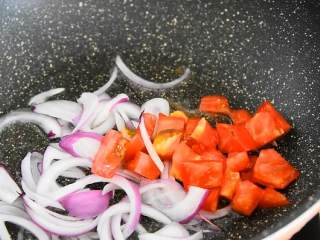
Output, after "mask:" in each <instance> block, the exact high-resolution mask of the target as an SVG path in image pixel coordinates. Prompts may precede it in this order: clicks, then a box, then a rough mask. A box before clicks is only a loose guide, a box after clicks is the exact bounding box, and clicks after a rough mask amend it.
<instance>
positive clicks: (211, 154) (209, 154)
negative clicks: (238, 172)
mask: <svg viewBox="0 0 320 240" xmlns="http://www.w3.org/2000/svg"><path fill="white" fill-rule="evenodd" d="M200 157H201V160H213V161H221V162H223V163H224V164H225V162H226V157H225V156H224V155H223V154H222V153H221V152H220V151H219V150H216V149H210V150H207V151H205V152H202V153H200Z"/></svg>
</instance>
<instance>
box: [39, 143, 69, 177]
mask: <svg viewBox="0 0 320 240" xmlns="http://www.w3.org/2000/svg"><path fill="white" fill-rule="evenodd" d="M71 157H72V155H71V154H69V153H66V152H63V151H60V150H59V149H57V148H56V147H53V145H49V146H48V147H47V149H46V151H45V152H44V155H43V163H42V173H44V172H45V171H46V170H47V169H48V168H49V167H50V165H51V164H52V162H53V161H54V160H57V159H67V158H71Z"/></svg>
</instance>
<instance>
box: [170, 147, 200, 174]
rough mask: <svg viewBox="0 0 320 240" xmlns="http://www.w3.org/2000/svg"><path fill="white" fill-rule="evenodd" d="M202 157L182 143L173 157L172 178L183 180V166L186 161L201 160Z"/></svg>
mask: <svg viewBox="0 0 320 240" xmlns="http://www.w3.org/2000/svg"><path fill="white" fill-rule="evenodd" d="M200 159H201V158H200V155H198V154H196V153H195V152H194V151H192V149H191V148H190V147H189V146H188V145H187V144H186V143H185V142H181V143H180V144H179V145H178V146H177V148H176V149H175V151H174V153H173V155H172V165H171V169H170V176H173V177H175V178H176V179H178V180H181V179H182V178H181V165H182V163H183V162H184V161H193V160H200Z"/></svg>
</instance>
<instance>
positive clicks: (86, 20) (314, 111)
mask: <svg viewBox="0 0 320 240" xmlns="http://www.w3.org/2000/svg"><path fill="white" fill-rule="evenodd" d="M0 4H1V5H0V20H1V25H0V112H1V114H4V113H7V112H9V111H10V110H13V109H16V108H23V107H26V103H27V100H28V99H29V98H30V96H32V95H34V94H36V93H39V92H41V91H44V90H47V89H50V88H54V87H65V88H66V89H67V92H66V94H65V95H63V96H61V98H67V99H73V100H74V99H75V98H76V97H78V96H79V94H80V93H81V92H83V91H93V90H95V89H96V88H97V87H98V86H101V85H102V84H103V83H104V82H105V81H106V79H108V76H109V73H110V69H111V68H112V67H113V66H114V58H115V56H116V54H120V55H121V57H122V59H124V61H125V62H126V63H127V64H128V65H129V66H130V68H131V69H132V70H133V71H135V72H136V73H137V74H139V75H141V76H144V77H145V78H147V79H151V80H153V81H157V82H165V81H168V80H169V79H172V78H174V77H177V76H178V74H177V71H176V70H177V69H179V68H180V67H189V68H190V69H191V70H192V72H193V77H192V78H191V79H190V80H189V81H187V82H184V83H183V84H181V85H179V86H178V87H176V88H174V89H169V90H165V91H158V92H157V91H156V92H155V91H146V90H143V89H142V88H139V87H137V86H134V85H131V84H128V82H127V81H125V80H124V79H122V80H120V81H117V82H116V83H115V84H114V85H113V86H112V88H111V91H110V94H115V93H120V92H125V93H127V94H128V95H129V96H130V97H131V99H132V100H133V101H137V102H138V103H141V102H143V101H144V100H146V99H148V98H150V97H155V96H162V97H168V98H170V99H173V100H175V101H178V102H180V103H182V104H184V105H185V106H187V107H190V108H195V107H196V106H197V104H198V100H199V98H200V96H203V95H207V94H222V95H225V96H227V97H228V98H229V99H230V102H231V105H232V106H233V107H237V108H248V109H250V110H251V111H254V110H255V108H256V107H257V106H258V105H259V103H261V102H262V101H263V100H264V99H269V100H271V101H272V102H273V103H274V104H275V106H276V107H277V108H278V109H279V111H280V112H281V113H283V115H284V116H285V117H286V118H287V119H289V121H290V122H291V123H292V124H293V126H294V128H293V130H292V131H291V132H290V133H289V134H288V135H287V136H286V137H285V138H283V139H281V140H280V141H279V147H278V150H279V151H280V152H281V154H283V155H284V157H285V158H286V159H288V160H289V161H290V162H291V163H292V164H293V165H294V166H295V167H296V168H298V169H299V170H300V171H301V177H300V178H299V180H298V181H297V182H295V183H294V184H292V185H291V186H290V187H289V188H288V189H287V190H285V194H286V195H287V196H288V197H289V199H290V201H291V203H292V204H291V205H290V206H288V207H283V208H276V209H271V210H258V211H256V212H255V213H254V214H253V215H252V216H251V217H249V218H248V217H242V216H239V215H237V214H231V215H230V216H229V217H226V218H222V219H220V220H217V221H216V224H217V225H218V226H219V227H221V229H222V232H220V233H217V234H216V235H214V236H213V235H211V236H207V239H213V238H214V239H262V238H263V237H265V236H268V235H270V234H272V233H274V232H276V231H277V230H279V229H283V227H285V226H286V225H287V224H289V223H290V222H292V221H293V220H294V219H297V218H298V217H299V216H301V215H302V214H303V213H305V214H307V215H308V214H309V215H308V216H307V217H306V218H305V220H306V221H307V220H308V219H310V218H311V217H312V215H314V214H315V213H316V211H317V210H316V209H315V208H316V207H317V206H315V205H314V204H315V203H317V202H318V201H319V199H320V171H319V166H320V138H319V134H320V111H319V110H320V94H319V92H320V41H319V39H320V3H319V2H318V1H269V0H266V1H239V0H237V1H232V0H220V1H147V0H141V1H132V0H123V1H115V0H109V1H105V0H97V1H93V0H82V1H75V0H70V1H61V0H1V1H0ZM47 143H48V142H47V140H45V138H44V137H43V135H42V134H41V133H40V132H39V131H37V129H36V128H34V126H31V125H30V126H29V125H25V126H23V127H21V126H14V127H12V128H10V129H8V130H7V131H5V132H3V133H2V134H1V149H0V159H1V162H2V163H4V164H5V165H7V167H8V168H9V169H10V171H11V173H12V174H13V175H14V176H15V178H16V179H19V177H20V173H19V170H18V169H19V162H20V160H21V159H22V157H23V155H24V154H25V153H26V152H27V151H30V150H43V148H44V147H45V146H46V145H47ZM312 206H313V208H311V207H312ZM308 209H309V211H311V213H310V212H306V211H308ZM310 209H311V210H310ZM303 216H305V215H303ZM298 219H300V220H301V218H298ZM293 224H295V223H293ZM300 227H301V226H300ZM293 228H296V229H295V230H294V231H297V230H298V228H299V226H295V225H294V226H293ZM283 231H287V230H286V228H285V230H283ZM288 231H289V230H288ZM282 239H283V238H282Z"/></svg>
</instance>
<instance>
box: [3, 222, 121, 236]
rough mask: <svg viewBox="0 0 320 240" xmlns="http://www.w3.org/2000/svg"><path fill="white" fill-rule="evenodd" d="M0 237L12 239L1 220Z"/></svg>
mask: <svg viewBox="0 0 320 240" xmlns="http://www.w3.org/2000/svg"><path fill="white" fill-rule="evenodd" d="M120 220H121V216H120ZM0 239H4V240H11V236H10V234H9V232H8V229H7V227H6V225H5V223H4V222H3V221H0Z"/></svg>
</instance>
